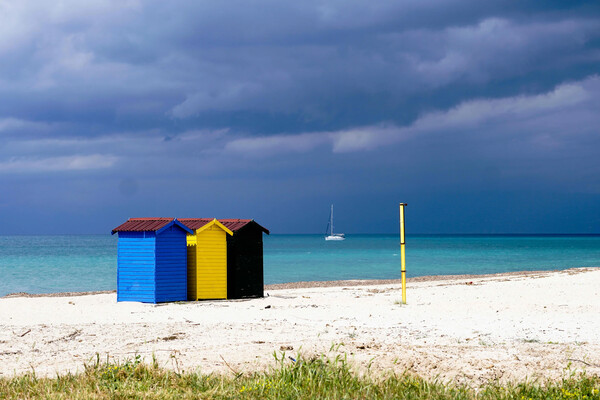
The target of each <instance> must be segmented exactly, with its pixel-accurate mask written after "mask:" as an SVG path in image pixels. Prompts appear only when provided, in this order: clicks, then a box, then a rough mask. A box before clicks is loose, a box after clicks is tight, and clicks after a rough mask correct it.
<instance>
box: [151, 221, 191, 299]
mask: <svg viewBox="0 0 600 400" xmlns="http://www.w3.org/2000/svg"><path fill="white" fill-rule="evenodd" d="M155 279H156V302H157V303H160V302H165V301H183V300H187V251H186V232H185V231H183V230H182V229H181V228H179V227H178V226H176V225H172V226H171V227H169V228H167V229H165V230H164V231H162V232H160V233H159V234H158V235H157V237H156V276H155Z"/></svg>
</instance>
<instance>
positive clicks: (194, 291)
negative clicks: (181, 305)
mask: <svg viewBox="0 0 600 400" xmlns="http://www.w3.org/2000/svg"><path fill="white" fill-rule="evenodd" d="M191 228H192V230H193V231H194V233H193V234H191V235H187V260H188V300H200V299H226V298H227V235H233V232H232V231H231V230H229V229H228V228H227V227H225V225H223V224H222V223H220V222H219V221H217V220H216V219H213V220H212V221H210V222H208V223H206V222H205V223H204V224H203V225H202V226H201V227H199V228H198V229H194V228H193V227H191Z"/></svg>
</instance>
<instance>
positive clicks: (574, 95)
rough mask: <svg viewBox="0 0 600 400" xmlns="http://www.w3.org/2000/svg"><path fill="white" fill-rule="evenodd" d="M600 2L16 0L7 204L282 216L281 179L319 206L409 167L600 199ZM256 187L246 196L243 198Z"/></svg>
mask: <svg viewBox="0 0 600 400" xmlns="http://www.w3.org/2000/svg"><path fill="white" fill-rule="evenodd" d="M599 11H600V7H599V6H598V5H597V4H596V3H595V2H590V1H582V2H568V3H567V2H534V1H524V2H500V1H489V2H475V1H401V2H398V1H389V2H388V1H382V2H375V3H365V2H352V1H350V2H349V1H306V2H300V3H290V2H279V1H261V2H255V3H252V4H249V3H248V2H241V1H237V2H226V3H223V2H179V3H177V4H173V3H169V2H159V1H147V2H141V1H133V0H131V1H118V2H117V1H109V0H94V1H88V2H76V1H71V2H69V1H66V2H60V3H47V2H16V1H10V2H4V3H3V4H2V5H0V59H1V60H2V62H0V140H1V141H0V183H2V184H3V185H4V186H5V187H10V188H13V189H14V190H13V193H14V195H13V196H11V198H10V199H7V198H6V196H5V198H3V199H0V212H2V213H3V214H5V212H4V211H2V210H6V209H8V208H10V207H11V205H15V206H16V205H24V206H23V207H26V206H30V207H37V208H45V207H49V208H50V209H51V210H54V211H56V212H57V213H67V214H69V213H71V214H72V213H74V212H76V211H74V210H77V208H78V207H80V208H81V211H80V213H81V215H86V214H85V211H84V210H85V207H84V206H83V205H82V204H84V203H85V204H86V206H89V205H92V206H94V207H96V209H103V207H104V208H106V211H105V214H106V216H111V215H114V213H115V212H117V211H115V210H119V211H118V212H117V213H118V214H119V215H120V214H121V213H122V214H123V215H127V213H128V212H130V211H131V210H132V209H136V208H135V207H136V206H135V204H136V201H138V204H139V199H140V198H141V197H143V196H148V195H150V194H152V196H153V202H152V204H150V205H149V204H148V203H144V204H145V205H144V206H139V207H142V209H141V211H143V213H149V214H150V213H157V214H162V213H163V212H161V210H162V209H163V208H161V207H165V205H166V204H169V201H168V195H167V193H179V194H180V195H181V194H182V193H185V197H186V198H187V197H188V195H189V196H204V197H203V198H204V199H205V200H204V201H205V202H204V205H205V207H206V208H207V209H208V210H212V211H214V212H215V213H216V212H228V210H231V209H234V210H239V211H240V212H241V211H246V212H249V213H251V214H252V213H254V212H264V213H265V215H270V214H269V213H270V212H271V211H273V207H263V205H262V204H261V201H262V200H261V198H264V197H261V195H263V194H264V193H267V192H268V193H270V194H271V198H272V199H273V200H272V201H275V202H277V201H279V202H280V203H281V204H282V205H283V204H287V205H290V204H294V201H295V200H294V199H298V198H303V199H304V200H303V201H304V202H305V203H306V204H307V206H306V207H308V204H310V205H315V206H320V202H322V201H325V202H327V201H328V200H327V199H330V198H333V197H336V196H354V197H355V198H357V200H356V201H357V202H360V201H362V200H360V199H359V198H361V196H362V194H361V193H364V192H370V193H374V195H376V196H379V197H380V198H384V197H393V196H397V195H398V193H397V192H396V191H395V190H396V189H393V188H391V186H390V182H403V186H402V187H403V188H404V189H405V190H406V193H408V194H409V195H410V194H411V193H414V194H415V195H417V194H418V193H424V192H427V193H432V189H431V188H433V187H435V188H437V189H436V190H435V192H437V193H439V194H442V195H449V194H451V191H452V190H455V189H456V188H457V187H462V188H464V189H465V190H468V191H471V192H473V193H475V192H477V190H478V189H480V190H482V191H484V192H486V193H498V192H500V191H504V192H506V193H508V192H511V193H512V192H514V193H518V194H519V196H521V197H520V198H528V197H527V196H524V195H523V190H526V189H527V188H531V187H536V188H537V189H539V190H540V191H541V192H543V193H547V196H552V193H554V192H552V190H553V189H552V188H553V187H554V188H555V189H556V191H561V190H562V191H563V192H564V191H568V192H571V193H587V194H590V195H592V196H594V195H596V196H597V195H598V194H599V193H600V182H599V181H598V178H596V177H597V176H598V174H597V173H598V172H600V171H599V168H598V162H597V161H596V156H595V151H594V150H595V149H597V148H598V146H599V143H598V139H597V138H598V131H597V128H596V127H597V126H600V125H599V122H600V117H598V115H597V114H598V113H597V111H596V110H598V109H599V106H600V89H599V87H600V84H599V83H598V82H599V79H600V78H598V76H597V75H596V74H597V73H598V72H599V68H598V67H599V65H600V18H599V17H600V12H599ZM224 160H226V162H225V161H224ZM408 168H410V169H411V171H412V173H411V176H410V177H407V176H405V174H404V173H403V172H400V171H406V170H407V169H408ZM324 171H326V172H324ZM365 171H368V173H366V172H365ZM90 180H92V181H93V182H95V184H94V185H90ZM203 185H211V186H212V187H214V189H215V190H214V191H213V194H207V193H206V192H205V191H204V190H203ZM59 187H60V188H62V190H68V191H69V192H70V193H72V194H71V195H70V196H69V198H68V199H67V198H65V196H64V192H60V191H59V190H58V189H57V188H59ZM132 187H135V190H130V188H132ZM300 187H305V188H310V189H309V190H308V191H307V190H306V189H305V190H304V191H303V192H298V191H297V190H298V189H297V188H300ZM167 188H168V190H167ZM240 188H242V189H243V191H244V192H245V196H246V197H247V198H246V200H245V205H244V206H240V203H239V202H237V203H236V202H235V201H233V200H231V201H229V200H227V201H224V200H223V198H228V199H231V198H236V196H237V194H236V193H237V192H238V191H239V190H240ZM40 190H41V191H43V192H44V193H45V196H44V197H43V199H42V198H39V197H36V196H35V195H32V194H31V193H32V192H34V191H35V192H38V193H39V192H40ZM217 192H218V193H219V195H217V194H214V193H217ZM74 193H77V195H75V194H74ZM124 193H125V194H126V196H125V195H124ZM523 196H524V197H523ZM474 198H475V197H474ZM478 198H481V197H478ZM177 201H178V203H177V206H176V207H179V209H180V210H181V211H182V212H184V213H187V214H194V213H193V212H192V207H193V206H192V204H193V203H192V202H191V201H189V200H187V199H178V200H177ZM123 202H126V205H125V206H124V205H123ZM356 204H358V203H356ZM171 207H173V206H172V205H171ZM282 207H283V206H282ZM257 210H258V211H257ZM261 210H262V211H261ZM590 210H591V209H589V210H588V211H590ZM594 210H595V209H594ZM305 211H306V210H305ZM273 212H275V211H273ZM281 212H282V211H280V213H281ZM17 214H18V213H17ZM47 218H49V219H48V221H50V220H52V218H51V217H47ZM85 218H88V219H89V223H90V224H91V225H90V226H103V225H102V223H101V219H102V218H101V217H88V216H86V217H85ZM48 223H50V222H48ZM296 223H297V224H298V225H297V227H299V228H298V229H301V230H302V229H304V230H311V229H312V228H311V226H309V225H303V223H302V222H300V220H299V221H296ZM356 229H358V230H360V227H357V228H356ZM382 229H383V228H382ZM385 229H388V228H387V226H386V228H385ZM582 229H583V228H582ZM585 229H588V228H585ZM292 230H294V229H292Z"/></svg>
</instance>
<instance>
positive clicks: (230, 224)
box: [177, 218, 269, 235]
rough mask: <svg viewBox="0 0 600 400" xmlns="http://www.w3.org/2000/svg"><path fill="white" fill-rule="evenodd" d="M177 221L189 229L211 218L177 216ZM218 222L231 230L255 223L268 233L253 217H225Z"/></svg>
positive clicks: (197, 227) (203, 223) (237, 229)
mask: <svg viewBox="0 0 600 400" xmlns="http://www.w3.org/2000/svg"><path fill="white" fill-rule="evenodd" d="M177 220H178V221H179V222H181V223H182V224H184V225H185V226H187V227H188V228H190V229H193V230H196V229H199V228H202V227H203V226H204V225H206V224H208V223H209V222H210V221H212V220H213V218H178V219H177ZM218 221H219V222H220V223H222V224H223V225H224V226H225V227H226V228H227V229H229V230H230V231H232V232H236V231H239V230H240V229H242V228H243V227H245V226H246V225H248V224H250V223H254V224H256V225H257V226H258V227H259V228H260V229H261V230H262V231H263V232H264V233H266V234H267V235H268V234H269V230H268V229H267V228H265V227H262V226H260V225H258V224H257V223H256V222H255V221H254V220H253V219H234V218H226V219H218Z"/></svg>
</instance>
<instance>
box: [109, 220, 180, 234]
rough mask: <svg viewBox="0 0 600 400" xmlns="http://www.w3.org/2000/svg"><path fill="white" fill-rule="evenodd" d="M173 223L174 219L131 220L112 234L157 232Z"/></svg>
mask: <svg viewBox="0 0 600 400" xmlns="http://www.w3.org/2000/svg"><path fill="white" fill-rule="evenodd" d="M171 221H173V218H129V219H128V220H127V222H125V223H122V224H121V225H119V226H117V227H116V228H115V229H113V230H112V233H113V234H114V233H115V232H143V231H157V230H159V229H160V228H162V227H164V226H165V225H167V224H168V223H170V222H171Z"/></svg>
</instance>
